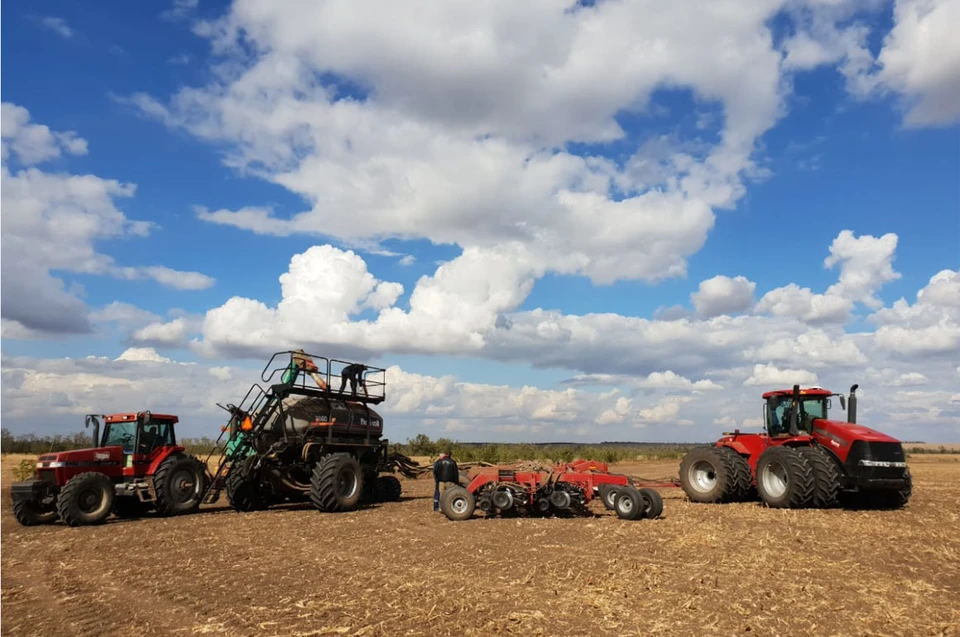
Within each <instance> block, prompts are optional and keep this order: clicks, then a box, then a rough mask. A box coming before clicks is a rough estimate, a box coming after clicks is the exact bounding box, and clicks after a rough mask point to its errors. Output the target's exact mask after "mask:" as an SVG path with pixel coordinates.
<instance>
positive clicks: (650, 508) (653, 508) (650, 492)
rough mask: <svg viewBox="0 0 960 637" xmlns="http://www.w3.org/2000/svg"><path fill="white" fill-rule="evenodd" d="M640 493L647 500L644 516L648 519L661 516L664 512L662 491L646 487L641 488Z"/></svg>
mask: <svg viewBox="0 0 960 637" xmlns="http://www.w3.org/2000/svg"><path fill="white" fill-rule="evenodd" d="M640 495H642V496H643V499H644V500H645V501H646V503H645V506H644V508H643V515H642V517H644V518H646V519H648V520H655V519H657V518H659V517H660V515H661V514H662V513H663V497H662V496H661V495H660V492H659V491H657V490H656V489H651V488H649V487H644V488H643V489H640Z"/></svg>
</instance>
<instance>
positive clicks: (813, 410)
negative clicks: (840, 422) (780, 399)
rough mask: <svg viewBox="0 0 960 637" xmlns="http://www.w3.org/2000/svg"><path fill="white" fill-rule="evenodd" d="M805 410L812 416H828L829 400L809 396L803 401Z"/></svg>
mask: <svg viewBox="0 0 960 637" xmlns="http://www.w3.org/2000/svg"><path fill="white" fill-rule="evenodd" d="M803 410H804V411H805V412H807V416H809V417H811V418H826V417H827V401H826V400H825V399H823V398H807V399H805V400H804V401H803Z"/></svg>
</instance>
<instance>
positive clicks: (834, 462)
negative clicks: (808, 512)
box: [680, 385, 912, 509]
mask: <svg viewBox="0 0 960 637" xmlns="http://www.w3.org/2000/svg"><path fill="white" fill-rule="evenodd" d="M856 390H857V385H853V386H852V387H851V388H850V399H849V411H848V412H847V420H846V421H844V420H834V419H831V418H830V417H829V414H828V410H829V409H830V407H831V406H832V401H831V398H832V397H833V396H837V397H838V398H839V400H840V405H841V407H842V408H846V407H847V404H846V401H845V400H844V396H843V395H842V394H833V393H831V392H830V391H828V390H826V389H823V388H820V387H813V388H809V389H800V386H799V385H794V387H793V389H792V390H788V389H784V390H777V391H770V392H767V393H765V394H763V399H764V401H765V402H764V429H765V430H766V431H765V432H764V433H741V432H740V430H739V429H737V430H735V431H733V432H732V433H730V432H725V433H724V434H723V437H722V438H721V439H720V440H718V441H717V442H716V444H715V445H711V446H705V447H698V448H696V449H693V450H691V451H690V452H689V453H687V454H686V456H684V458H683V460H682V461H681V463H680V483H681V485H682V487H683V490H684V491H685V492H686V494H687V497H689V498H690V499H691V500H692V501H694V502H707V503H719V502H737V501H750V500H755V499H756V498H757V496H759V498H760V500H761V501H762V502H763V503H764V504H766V505H767V506H770V507H774V508H792V509H793V508H805V507H816V508H828V507H834V506H838V505H840V504H845V505H846V504H849V505H852V506H855V507H869V508H901V507H903V506H904V505H906V503H907V501H908V500H909V499H910V495H911V491H912V480H911V477H910V469H909V468H907V463H906V458H905V456H904V453H903V445H902V444H901V443H900V441H899V440H897V439H895V438H891V437H890V436H887V435H885V434H882V433H880V432H879V431H875V430H873V429H870V428H868V427H863V426H861V425H858V424H856V421H857V420H856V419H857V397H856Z"/></svg>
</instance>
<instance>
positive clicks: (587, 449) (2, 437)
mask: <svg viewBox="0 0 960 637" xmlns="http://www.w3.org/2000/svg"><path fill="white" fill-rule="evenodd" d="M178 442H179V443H180V444H181V445H182V446H183V447H184V448H185V449H186V450H187V452H188V453H192V454H195V455H198V456H201V457H204V458H205V457H206V455H207V454H208V453H210V451H211V450H212V449H213V448H214V445H215V444H216V440H214V439H213V438H209V437H201V438H182V439H180V440H179V441H178ZM698 444H708V443H706V442H703V443H654V442H601V443H589V444H588V443H573V442H544V443H534V442H520V443H517V442H511V443H506V442H459V441H455V440H450V439H449V438H438V439H436V440H431V439H430V437H429V436H427V435H426V434H418V435H416V436H414V437H413V438H412V439H408V440H406V441H405V442H403V443H395V444H392V445H391V451H397V452H399V453H402V454H404V455H407V456H428V457H431V458H433V457H436V456H437V455H439V454H440V453H441V452H442V451H446V450H449V451H452V452H453V457H454V458H455V459H456V460H457V461H459V462H490V463H499V462H512V461H514V460H552V461H556V462H571V461H573V460H576V459H578V458H589V459H591V460H599V461H601V462H608V463H613V462H622V461H625V460H638V459H644V460H670V459H676V458H681V457H682V456H683V454H685V453H686V452H687V451H689V450H690V448H691V447H695V446H697V445H698ZM910 444H918V443H915V442H914V443H910ZM91 445H92V440H91V436H90V432H89V431H86V432H78V433H74V434H69V435H59V434H58V435H47V436H38V435H36V434H32V433H30V434H21V435H14V434H11V433H10V432H9V431H6V430H0V452H2V453H26V454H36V455H39V454H43V453H50V452H54V451H68V450H71V449H84V448H87V447H90V446H91ZM221 446H222V441H221ZM904 450H905V451H906V453H907V454H930V453H945V454H960V448H958V447H946V446H940V447H939V448H934V447H930V448H925V447H907V446H906V445H905V446H904Z"/></svg>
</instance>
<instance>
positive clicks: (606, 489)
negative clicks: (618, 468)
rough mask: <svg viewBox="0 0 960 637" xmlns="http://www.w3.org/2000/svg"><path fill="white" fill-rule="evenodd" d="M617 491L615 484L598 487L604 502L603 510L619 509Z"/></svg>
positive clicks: (601, 499)
mask: <svg viewBox="0 0 960 637" xmlns="http://www.w3.org/2000/svg"><path fill="white" fill-rule="evenodd" d="M617 489H619V487H618V486H617V485H615V484H601V485H600V486H599V487H597V490H598V491H599V492H600V501H601V502H603V508H605V509H606V510H607V511H613V510H614V509H615V508H617Z"/></svg>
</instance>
